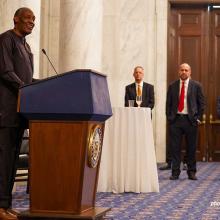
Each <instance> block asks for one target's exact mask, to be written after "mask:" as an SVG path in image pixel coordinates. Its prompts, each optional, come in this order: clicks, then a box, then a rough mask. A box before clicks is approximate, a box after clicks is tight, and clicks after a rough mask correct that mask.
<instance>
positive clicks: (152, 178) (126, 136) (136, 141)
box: [97, 107, 159, 193]
mask: <svg viewBox="0 0 220 220" xmlns="http://www.w3.org/2000/svg"><path fill="white" fill-rule="evenodd" d="M97 191H98V192H114V193H122V192H136V193H140V192H159V183H158V174H157V166H156V156H155V148H154V139H153V129H152V121H151V112H150V109H149V108H134V107H129V108H125V107H117V108H113V116H112V117H111V118H110V119H109V120H108V121H107V122H106V124H105V134H104V140H103V149H102V158H101V164H100V170H99V181H98V190H97Z"/></svg>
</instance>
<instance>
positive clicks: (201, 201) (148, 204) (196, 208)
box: [13, 162, 220, 220]
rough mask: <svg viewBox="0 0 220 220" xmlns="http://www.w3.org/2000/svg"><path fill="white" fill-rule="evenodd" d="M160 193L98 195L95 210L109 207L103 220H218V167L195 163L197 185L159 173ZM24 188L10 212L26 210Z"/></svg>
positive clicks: (26, 202)
mask: <svg viewBox="0 0 220 220" xmlns="http://www.w3.org/2000/svg"><path fill="white" fill-rule="evenodd" d="M158 174H159V183H160V193H140V194H136V193H121V194H113V193H97V198H96V206H100V207H111V211H110V212H108V213H107V215H106V217H105V219H109V220H110V219H114V220H118V219H123V220H135V219H146V220H147V219H153V220H165V219H167V220H168V219H169V220H174V219H184V220H197V219H198V220H217V219H219V220H220V163H217V162H212V163H202V162H200V163H198V172H197V177H198V180H197V181H192V180H188V177H187V175H186V171H182V172H181V174H180V179H179V180H176V181H171V180H169V176H170V171H160V170H158ZM25 190H26V187H25V186H21V187H17V189H16V192H15V193H14V194H13V208H15V209H17V210H20V211H22V210H25V209H28V207H29V199H28V195H27V194H26V193H25Z"/></svg>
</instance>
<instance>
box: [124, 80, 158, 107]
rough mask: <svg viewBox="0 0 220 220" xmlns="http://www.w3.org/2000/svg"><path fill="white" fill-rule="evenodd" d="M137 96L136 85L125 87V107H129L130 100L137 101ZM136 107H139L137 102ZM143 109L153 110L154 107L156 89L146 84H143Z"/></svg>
mask: <svg viewBox="0 0 220 220" xmlns="http://www.w3.org/2000/svg"><path fill="white" fill-rule="evenodd" d="M136 95H137V94H136V85H135V83H132V84H130V85H128V86H126V87H125V107H127V106H128V100H136ZM135 107H137V103H136V102H135ZM141 107H149V108H151V109H153V107H154V87H153V85H151V84H149V83H146V82H144V83H143V88H142V103H141Z"/></svg>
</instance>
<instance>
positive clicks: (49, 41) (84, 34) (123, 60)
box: [0, 0, 168, 162]
mask: <svg viewBox="0 0 220 220" xmlns="http://www.w3.org/2000/svg"><path fill="white" fill-rule="evenodd" d="M21 6H28V7H30V8H32V9H33V11H34V12H35V14H36V18H37V20H36V27H35V30H34V31H33V34H32V35H31V36H30V37H28V40H29V42H30V44H31V46H32V49H33V52H34V55H35V75H36V76H39V77H40V78H45V77H48V76H51V75H54V74H55V73H54V70H53V69H52V68H51V66H50V64H49V63H48V61H47V59H46V57H45V56H44V55H43V54H42V53H41V49H42V48H44V49H45V50H46V51H47V54H48V56H49V57H50V59H51V61H52V62H53V64H54V66H55V68H56V69H57V71H58V72H59V73H60V72H65V71H69V70H72V69H77V68H91V69H95V70H97V71H100V72H102V73H104V74H106V75H107V78H108V84H109V91H110V97H111V102H112V106H123V104H124V89H125V85H127V84H129V83H131V82H133V76H132V73H133V68H134V67H135V66H136V65H141V66H143V67H144V69H145V81H147V82H149V83H151V84H153V85H154V88H155V99H156V104H155V108H154V110H153V125H154V137H155V146H156V155H157V161H158V162H162V161H164V160H165V147H166V144H165V143H166V135H165V134H166V119H165V100H166V75H167V67H166V65H167V7H168V6H167V1H165V0H92V1H91V0H42V1H40V0H29V1H28V0H27V1H24V0H23V1H18V0H14V1H9V0H2V1H1V3H0V13H1V18H3V19H0V31H1V32H2V31H4V30H6V29H9V28H10V27H12V17H13V13H14V11H15V10H16V9H17V8H18V7H21ZM5 9H7V10H5ZM38 64H39V65H38Z"/></svg>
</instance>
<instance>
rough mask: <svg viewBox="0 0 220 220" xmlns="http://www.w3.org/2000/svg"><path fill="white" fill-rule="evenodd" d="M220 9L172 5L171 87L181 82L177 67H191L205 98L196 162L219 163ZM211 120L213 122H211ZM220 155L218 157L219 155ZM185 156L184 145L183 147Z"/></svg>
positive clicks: (169, 64) (169, 80) (169, 40)
mask: <svg viewBox="0 0 220 220" xmlns="http://www.w3.org/2000/svg"><path fill="white" fill-rule="evenodd" d="M219 36H220V9H215V10H213V7H212V6H210V5H208V4H171V5H170V10H169V27H168V73H167V79H168V85H169V84H170V83H171V82H172V81H174V80H176V79H178V67H179V64H181V63H189V64H190V66H191V68H192V79H194V80H197V81H199V82H201V84H202V86H203V91H204V94H205V97H206V110H205V113H204V115H203V123H202V124H201V125H200V126H199V137H198V145H197V160H200V161H207V160H220V137H219V134H220V123H218V121H216V120H215V119H216V115H217V114H216V99H217V96H218V95H220V88H219V89H218V83H219V82H220V76H218V71H219V70H220V69H219V67H220V52H219V51H220V38H219ZM211 116H212V118H210V117H211ZM218 151H219V153H218ZM183 152H184V143H183Z"/></svg>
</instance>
